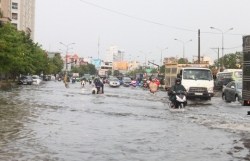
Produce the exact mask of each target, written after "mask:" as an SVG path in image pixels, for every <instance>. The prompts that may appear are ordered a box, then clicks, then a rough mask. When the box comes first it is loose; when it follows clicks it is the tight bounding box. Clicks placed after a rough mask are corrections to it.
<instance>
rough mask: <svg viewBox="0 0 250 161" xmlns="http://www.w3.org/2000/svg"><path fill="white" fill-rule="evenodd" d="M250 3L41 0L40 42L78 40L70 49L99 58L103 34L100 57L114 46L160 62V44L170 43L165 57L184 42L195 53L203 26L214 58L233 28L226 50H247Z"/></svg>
mask: <svg viewBox="0 0 250 161" xmlns="http://www.w3.org/2000/svg"><path fill="white" fill-rule="evenodd" d="M249 6H250V0H36V20H35V24H36V25H35V42H37V43H39V44H40V45H42V48H43V49H44V50H47V51H60V50H59V49H62V50H66V47H65V46H63V45H61V44H60V42H62V43H64V44H66V45H67V44H70V43H75V44H74V45H70V46H69V48H71V47H72V48H73V49H70V50H69V53H76V54H77V55H78V56H80V57H88V56H92V57H94V58H97V57H98V39H99V38H100V41H99V42H100V46H99V58H101V59H105V57H106V50H107V49H108V47H109V46H110V45H115V46H117V47H118V49H123V50H124V51H125V59H126V60H129V58H131V59H134V58H135V57H137V56H139V58H136V60H138V61H140V62H142V63H144V62H145V55H146V54H147V53H150V52H151V53H150V54H147V59H148V60H155V63H157V64H159V63H160V59H161V50H160V49H159V48H161V49H164V48H168V49H166V50H164V51H163V52H162V55H163V58H164V57H172V56H176V55H178V56H179V57H183V43H182V42H184V43H185V57H186V58H188V60H189V61H191V60H192V59H193V58H196V57H194V56H197V55H198V30H199V29H200V32H201V36H200V41H201V43H200V47H201V49H200V51H201V52H200V53H201V56H203V55H204V56H210V57H211V59H212V60H214V59H217V50H216V52H215V51H214V50H212V49H211V48H214V47H216V48H218V47H219V48H221V47H222V32H226V31H228V30H229V29H230V28H233V30H229V31H228V32H226V33H225V34H224V48H225V50H224V54H228V53H235V52H236V51H241V50H242V47H241V46H242V36H243V35H248V34H250V21H249V18H250V12H249ZM210 27H214V28H217V29H219V30H221V31H222V32H221V31H218V30H214V29H210ZM174 39H178V40H180V41H176V40H174ZM191 39H192V41H190V42H188V41H189V40H191ZM181 41H182V42H181ZM186 42H187V43H186ZM140 51H142V52H143V53H146V54H143V53H141V52H140ZM129 55H133V56H134V57H131V56H129ZM220 56H221V50H220ZM196 59H197V58H196Z"/></svg>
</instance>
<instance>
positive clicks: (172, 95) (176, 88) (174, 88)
mask: <svg viewBox="0 0 250 161" xmlns="http://www.w3.org/2000/svg"><path fill="white" fill-rule="evenodd" d="M176 91H184V93H185V94H186V91H187V90H186V89H185V87H184V86H183V85H182V84H181V79H180V78H176V80H175V84H174V85H173V86H172V87H171V88H170V90H169V93H168V96H169V100H170V101H171V107H172V108H175V105H176V96H175V95H176Z"/></svg>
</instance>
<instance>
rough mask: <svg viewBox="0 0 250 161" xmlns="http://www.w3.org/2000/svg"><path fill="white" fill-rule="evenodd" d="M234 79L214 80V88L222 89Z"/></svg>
mask: <svg viewBox="0 0 250 161" xmlns="http://www.w3.org/2000/svg"><path fill="white" fill-rule="evenodd" d="M231 81H233V79H231V78H222V79H217V80H215V81H214V90H220V91H221V90H222V89H223V86H226V85H227V84H228V83H229V82H231Z"/></svg>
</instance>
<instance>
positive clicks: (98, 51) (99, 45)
mask: <svg viewBox="0 0 250 161" xmlns="http://www.w3.org/2000/svg"><path fill="white" fill-rule="evenodd" d="M99 42H100V37H98V59H99V48H100V43H99Z"/></svg>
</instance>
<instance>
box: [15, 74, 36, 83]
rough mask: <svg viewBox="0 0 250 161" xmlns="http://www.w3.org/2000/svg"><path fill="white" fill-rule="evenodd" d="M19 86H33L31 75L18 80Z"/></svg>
mask: <svg viewBox="0 0 250 161" xmlns="http://www.w3.org/2000/svg"><path fill="white" fill-rule="evenodd" d="M18 84H27V85H31V84H33V79H32V77H31V76H30V75H24V76H22V77H21V78H20V79H19V80H18Z"/></svg>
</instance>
